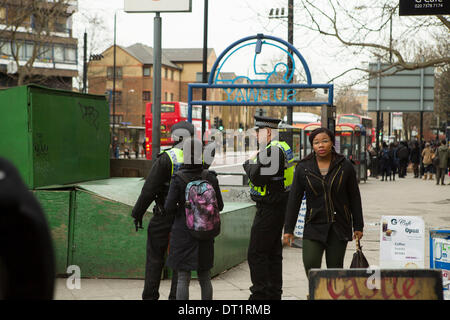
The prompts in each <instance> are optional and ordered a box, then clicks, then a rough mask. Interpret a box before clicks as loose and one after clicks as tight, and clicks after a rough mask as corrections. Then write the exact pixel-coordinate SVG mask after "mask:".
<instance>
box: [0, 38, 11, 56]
mask: <svg viewBox="0 0 450 320" xmlns="http://www.w3.org/2000/svg"><path fill="white" fill-rule="evenodd" d="M0 55H5V56H10V55H11V42H9V41H6V40H0Z"/></svg>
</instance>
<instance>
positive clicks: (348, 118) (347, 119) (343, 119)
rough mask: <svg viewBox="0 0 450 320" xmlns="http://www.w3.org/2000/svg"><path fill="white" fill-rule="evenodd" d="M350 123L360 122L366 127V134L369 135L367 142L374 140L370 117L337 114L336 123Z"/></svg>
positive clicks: (373, 129) (373, 128)
mask: <svg viewBox="0 0 450 320" xmlns="http://www.w3.org/2000/svg"><path fill="white" fill-rule="evenodd" d="M343 123H351V124H360V125H362V126H364V128H365V129H366V134H367V136H368V137H369V138H368V139H367V142H370V143H374V142H375V140H376V136H375V127H374V126H373V121H372V118H369V117H365V116H361V115H359V114H354V113H348V114H340V115H338V116H337V123H336V124H343Z"/></svg>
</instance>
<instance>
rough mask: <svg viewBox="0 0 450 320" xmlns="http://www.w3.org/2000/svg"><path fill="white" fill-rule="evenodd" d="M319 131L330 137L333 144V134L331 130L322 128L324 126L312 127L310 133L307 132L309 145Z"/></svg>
mask: <svg viewBox="0 0 450 320" xmlns="http://www.w3.org/2000/svg"><path fill="white" fill-rule="evenodd" d="M319 133H325V134H326V135H327V136H329V137H330V139H331V142H333V145H334V134H333V132H331V130H329V129H327V128H324V127H320V128H317V129H314V130H313V131H312V132H311V133H310V134H309V143H310V144H311V146H312V145H313V141H314V138H315V137H316V136H317V135H318V134H319Z"/></svg>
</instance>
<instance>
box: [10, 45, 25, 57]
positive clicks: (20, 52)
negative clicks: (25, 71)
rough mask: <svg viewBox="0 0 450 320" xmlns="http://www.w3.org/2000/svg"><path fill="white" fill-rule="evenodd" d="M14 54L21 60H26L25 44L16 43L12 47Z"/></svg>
mask: <svg viewBox="0 0 450 320" xmlns="http://www.w3.org/2000/svg"><path fill="white" fill-rule="evenodd" d="M12 50H13V51H12V52H13V54H14V55H17V57H18V58H19V59H24V58H25V48H24V43H23V42H15V43H13V45H12Z"/></svg>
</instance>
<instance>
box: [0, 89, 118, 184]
mask: <svg viewBox="0 0 450 320" xmlns="http://www.w3.org/2000/svg"><path fill="white" fill-rule="evenodd" d="M0 137H1V139H0V155H1V156H2V157H5V158H6V159H8V160H10V161H11V162H12V163H13V164H14V165H15V166H16V168H17V169H18V170H19V172H20V174H21V176H22V178H23V180H24V181H25V184H26V185H27V186H28V188H30V189H35V188H37V187H42V186H48V185H54V184H58V185H61V184H68V183H74V182H79V181H89V180H98V179H105V178H108V177H109V144H110V135H109V108H108V104H107V101H106V98H105V97H104V96H96V95H87V94H81V93H77V92H71V91H62V90H55V89H48V88H44V87H40V86H36V85H27V86H21V87H15V88H11V89H8V90H4V91H0Z"/></svg>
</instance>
